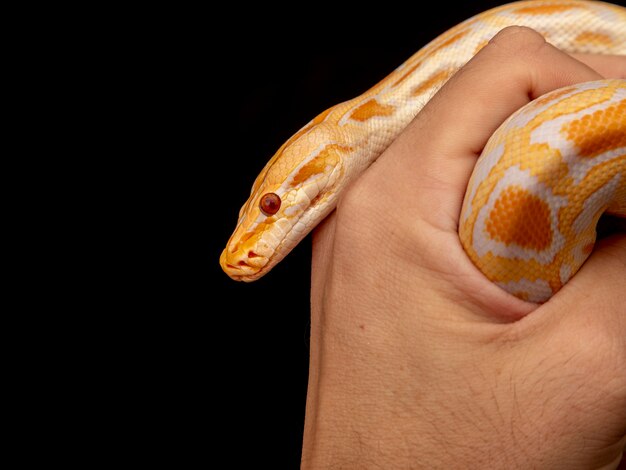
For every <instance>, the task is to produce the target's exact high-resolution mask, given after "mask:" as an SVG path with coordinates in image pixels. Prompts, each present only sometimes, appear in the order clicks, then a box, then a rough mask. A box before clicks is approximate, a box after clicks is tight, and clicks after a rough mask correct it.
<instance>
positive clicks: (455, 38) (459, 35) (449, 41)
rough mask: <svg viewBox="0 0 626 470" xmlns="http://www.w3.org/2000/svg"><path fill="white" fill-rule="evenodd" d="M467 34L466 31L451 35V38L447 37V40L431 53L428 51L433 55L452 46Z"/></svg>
mask: <svg viewBox="0 0 626 470" xmlns="http://www.w3.org/2000/svg"><path fill="white" fill-rule="evenodd" d="M468 33H469V31H468V30H464V31H459V32H458V33H456V34H454V35H452V36H451V37H449V38H448V39H446V40H444V41H443V42H442V43H441V44H438V45H437V46H436V47H435V48H434V49H433V50H432V51H430V53H431V54H434V53H435V52H437V51H439V50H440V49H443V48H445V47H448V46H449V45H450V44H454V43H455V42H457V41H458V40H459V39H461V38H462V37H463V36H465V35H466V34H468Z"/></svg>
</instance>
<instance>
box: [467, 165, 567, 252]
mask: <svg viewBox="0 0 626 470" xmlns="http://www.w3.org/2000/svg"><path fill="white" fill-rule="evenodd" d="M510 186H519V187H521V188H524V190H526V191H528V192H529V193H530V194H533V195H535V196H537V197H538V198H540V199H541V200H542V201H544V202H545V203H546V205H547V207H548V208H549V209H550V230H551V233H552V242H551V243H550V246H549V247H548V248H547V249H545V250H541V251H537V250H533V249H531V248H524V247H521V246H519V245H516V244H514V243H511V244H508V245H507V244H505V243H502V242H499V241H497V240H493V239H492V238H491V237H490V236H489V234H488V232H487V229H486V226H485V225H486V221H487V218H488V217H489V214H490V213H491V211H492V210H493V208H494V205H495V202H496V201H497V200H498V199H499V197H500V194H501V193H502V191H504V190H505V189H506V188H508V187H510ZM567 202H568V200H567V198H566V197H563V196H557V195H555V194H553V193H552V191H551V190H550V188H548V187H547V186H546V185H544V184H543V183H541V182H540V181H539V180H538V179H537V177H535V176H533V175H531V174H530V172H529V171H524V170H521V169H520V168H518V167H511V168H508V169H507V170H506V172H505V173H504V175H502V178H501V179H500V180H499V181H498V183H497V184H496V187H495V188H494V190H493V191H492V193H491V194H490V195H489V198H488V200H487V203H486V204H485V205H484V207H482V208H481V209H480V211H479V212H478V218H477V219H476V223H475V224H474V232H473V243H474V249H475V250H476V253H477V254H478V256H484V255H486V254H487V253H489V252H491V253H492V254H494V255H496V256H502V257H505V258H509V259H522V260H526V261H528V260H531V259H534V260H536V261H537V262H539V263H542V264H549V263H550V262H552V260H553V259H554V257H555V256H556V254H557V253H558V252H559V251H560V250H561V248H563V245H564V243H565V239H564V237H563V235H562V234H561V233H560V232H559V229H558V213H559V210H560V208H561V207H563V206H565V205H567Z"/></svg>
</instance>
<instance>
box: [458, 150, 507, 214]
mask: <svg viewBox="0 0 626 470" xmlns="http://www.w3.org/2000/svg"><path fill="white" fill-rule="evenodd" d="M490 142H491V141H489V142H487V145H485V149H484V150H483V153H482V154H481V156H480V158H479V159H478V161H477V162H476V166H475V167H474V172H473V173H472V178H471V180H470V183H469V186H468V188H467V189H468V191H467V195H466V196H465V201H466V203H465V204H466V207H465V208H464V210H463V212H462V213H463V214H464V218H463V220H462V221H461V223H464V222H465V221H466V220H467V218H468V217H469V216H470V214H471V213H472V201H473V200H474V196H475V195H476V191H477V190H478V187H479V186H480V183H481V182H482V181H485V180H486V179H487V177H488V176H489V173H490V172H491V170H492V168H493V167H494V166H496V164H497V163H498V162H499V161H500V157H502V154H503V153H504V144H499V145H497V146H496V147H495V148H490Z"/></svg>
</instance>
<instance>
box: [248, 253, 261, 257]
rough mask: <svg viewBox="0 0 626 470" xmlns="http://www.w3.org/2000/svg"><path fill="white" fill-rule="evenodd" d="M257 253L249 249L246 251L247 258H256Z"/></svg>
mask: <svg viewBox="0 0 626 470" xmlns="http://www.w3.org/2000/svg"><path fill="white" fill-rule="evenodd" d="M258 257H259V255H257V254H256V253H255V252H254V251H250V252H248V258H258Z"/></svg>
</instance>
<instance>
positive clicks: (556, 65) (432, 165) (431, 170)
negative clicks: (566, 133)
mask: <svg viewBox="0 0 626 470" xmlns="http://www.w3.org/2000/svg"><path fill="white" fill-rule="evenodd" d="M600 78H602V77H601V75H600V74H598V73H597V72H596V71H594V70H593V69H592V68H590V67H588V66H587V65H585V64H583V63H582V62H580V61H578V60H576V59H574V58H572V57H571V56H570V55H568V54H566V53H564V52H562V51H560V50H559V49H557V48H555V47H553V46H552V45H550V44H548V43H546V42H545V40H544V38H543V37H542V36H541V35H539V34H538V33H536V32H534V31H533V30H531V29H529V28H524V27H510V28H505V29H504V30H502V31H501V32H500V33H499V34H498V35H496V36H495V37H494V38H493V39H492V40H491V41H490V43H489V44H488V45H487V46H486V47H484V48H483V49H482V50H481V51H480V52H479V53H478V54H477V55H476V56H475V57H474V58H473V59H472V60H471V61H470V62H469V63H468V64H467V65H465V66H464V67H463V68H462V69H461V70H460V71H459V72H458V73H457V74H456V75H455V76H453V77H452V78H451V79H450V80H449V81H448V83H447V84H446V85H445V86H444V87H443V88H442V89H441V90H440V92H439V93H437V94H436V95H435V96H434V97H433V98H432V99H431V101H430V102H429V103H428V104H427V105H426V106H425V107H424V109H423V110H422V112H421V113H420V114H419V115H418V116H417V118H416V119H415V120H414V121H413V123H411V125H410V126H408V128H407V129H406V130H405V131H404V132H403V133H402V134H401V136H400V137H399V138H398V139H397V140H396V141H395V142H394V144H392V145H391V146H390V148H389V149H388V151H387V152H385V154H383V155H382V156H381V158H380V159H379V162H380V163H381V165H377V168H378V170H380V171H381V173H382V172H383V170H384V172H385V175H384V176H383V178H384V179H385V181H391V182H393V185H392V186H393V187H394V188H396V190H397V191H402V192H405V191H407V190H408V191H410V193H409V194H410V195H409V196H407V195H406V193H405V194H404V196H403V197H398V198H396V201H397V206H398V208H399V209H400V210H414V211H417V213H414V214H413V216H416V217H421V218H424V219H425V220H427V221H428V222H429V223H432V224H435V225H436V226H438V227H440V228H442V229H445V230H449V231H456V228H457V222H458V214H459V212H460V207H461V203H462V199H463V194H464V191H465V187H466V185H467V181H468V179H469V175H470V173H471V171H472V169H473V167H474V164H475V161H476V157H477V156H478V155H479V154H480V151H481V150H482V148H483V147H484V145H485V143H486V141H487V139H488V138H489V136H491V134H492V133H493V132H494V131H495V130H496V128H497V127H498V126H499V125H500V124H501V123H502V122H503V121H504V120H505V119H506V118H507V117H508V116H509V115H511V114H512V113H513V112H514V111H516V110H517V109H518V108H520V107H522V106H523V105H525V104H527V103H528V102H529V101H531V100H532V99H534V98H536V97H538V96H540V95H542V94H544V93H547V92H549V91H552V90H554V89H556V88H560V87H563V86H567V85H571V84H574V83H578V82H584V81H590V80H597V79H600ZM416 148H417V149H419V151H420V154H419V155H416V154H415V151H414V149H416ZM378 170H377V171H378ZM403 203H404V205H405V206H408V207H402V204H403Z"/></svg>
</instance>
